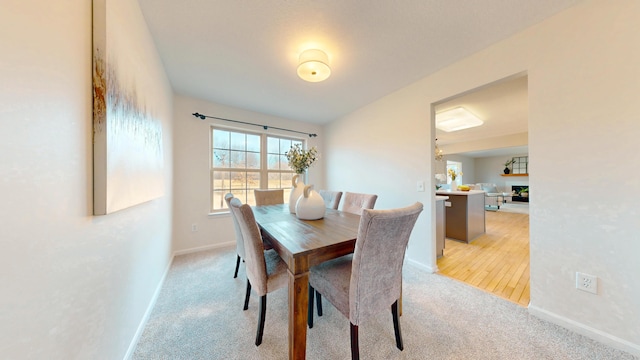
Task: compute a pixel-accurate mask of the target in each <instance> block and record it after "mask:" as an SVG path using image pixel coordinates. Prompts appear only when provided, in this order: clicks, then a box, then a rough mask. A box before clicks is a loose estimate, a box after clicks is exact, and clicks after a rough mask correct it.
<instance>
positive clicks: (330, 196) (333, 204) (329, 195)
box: [318, 190, 342, 210]
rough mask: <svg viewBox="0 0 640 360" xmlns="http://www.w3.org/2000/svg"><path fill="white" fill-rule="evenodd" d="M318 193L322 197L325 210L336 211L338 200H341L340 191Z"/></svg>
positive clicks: (321, 191)
mask: <svg viewBox="0 0 640 360" xmlns="http://www.w3.org/2000/svg"><path fill="white" fill-rule="evenodd" d="M318 193H319V194H320V196H322V200H324V205H325V206H326V207H327V208H329V209H333V210H338V206H339V205H340V199H341V198H342V191H329V190H319V191H318Z"/></svg>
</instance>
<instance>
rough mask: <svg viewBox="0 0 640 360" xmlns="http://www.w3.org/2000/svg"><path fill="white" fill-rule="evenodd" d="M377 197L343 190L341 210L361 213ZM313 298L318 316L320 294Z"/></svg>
mask: <svg viewBox="0 0 640 360" xmlns="http://www.w3.org/2000/svg"><path fill="white" fill-rule="evenodd" d="M341 196H342V195H341ZM377 199H378V195H372V194H359V193H350V192H345V193H344V203H343V204H342V211H344V212H348V213H352V214H356V215H361V214H362V210H363V209H373V207H374V206H375V204H376V200H377ZM338 201H339V200H338ZM312 295H313V294H312V293H311V290H309V297H311V296H312ZM315 298H316V306H317V308H318V316H322V294H320V293H319V292H317V291H316V293H315ZM312 308H313V306H311V307H309V309H310V310H309V311H312ZM309 327H310V328H311V327H313V321H312V322H310V323H309Z"/></svg>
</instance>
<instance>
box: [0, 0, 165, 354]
mask: <svg viewBox="0 0 640 360" xmlns="http://www.w3.org/2000/svg"><path fill="white" fill-rule="evenodd" d="M129 4H130V5H131V6H132V8H131V10H130V11H131V12H132V13H134V14H135V13H139V10H138V9H137V3H136V2H130V3H129ZM1 8H2V9H1V10H0V53H1V54H2V55H1V56H0V79H2V81H1V82H0V147H1V151H0V184H1V185H0V199H2V200H1V205H0V222H1V226H0V228H1V229H2V230H0V233H1V234H2V235H0V242H1V245H2V251H0V284H2V285H0V286H1V287H2V291H1V293H2V296H1V297H0V324H1V325H0V354H2V356H1V357H2V358H5V359H122V358H123V357H124V356H125V353H126V352H127V349H128V347H129V345H130V343H131V341H132V339H133V338H134V335H135V334H136V330H137V327H138V325H139V324H140V322H141V320H142V319H143V317H144V314H145V311H146V310H147V307H148V305H149V303H150V301H151V300H152V298H153V295H154V292H155V290H156V287H157V286H158V284H159V282H160V281H161V279H162V277H163V275H164V273H165V270H166V268H167V265H168V264H169V261H170V255H171V239H170V234H171V198H172V179H171V174H172V151H173V148H172V143H171V137H172V122H171V115H172V111H171V101H172V98H171V90H170V87H169V83H168V81H167V79H166V77H165V75H164V72H163V69H162V66H161V64H160V61H159V59H158V57H157V55H156V54H155V52H154V50H153V49H154V48H153V43H152V42H151V39H150V38H149V37H148V34H146V27H145V26H144V21H143V19H142V16H141V14H138V15H139V16H138V17H139V19H140V21H139V22H136V23H132V24H128V26H129V27H130V28H128V29H127V30H128V31H129V32H130V33H132V32H136V33H140V34H141V35H142V36H143V37H146V38H147V41H146V42H145V43H143V44H140V45H141V46H140V53H139V56H141V57H144V58H145V59H146V60H147V61H148V66H149V68H150V70H151V71H154V72H155V73H156V79H157V81H156V86H157V94H156V95H157V96H158V100H159V101H162V102H164V105H163V107H162V108H161V109H158V110H160V111H159V114H158V115H159V116H158V117H159V119H161V121H162V126H163V132H164V146H165V148H164V152H165V184H166V185H167V188H166V189H165V195H164V196H163V197H162V198H160V199H158V200H154V201H151V202H147V203H144V204H142V205H138V206H134V207H132V208H129V209H126V210H122V211H119V212H116V213H114V214H112V215H107V216H97V217H96V216H92V210H93V204H92V196H93V194H92V143H91V137H92V88H91V66H92V65H91V56H92V51H91V49H92V47H91V34H92V31H91V18H92V15H91V1H85V0H66V1H48V0H3V2H2V6H1Z"/></svg>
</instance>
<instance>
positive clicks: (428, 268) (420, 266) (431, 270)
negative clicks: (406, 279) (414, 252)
mask: <svg viewBox="0 0 640 360" xmlns="http://www.w3.org/2000/svg"><path fill="white" fill-rule="evenodd" d="M406 262H407V264H409V265H411V266H413V267H415V268H418V269H420V270H423V271H426V272H428V273H430V274H433V273H435V272H437V271H438V267H437V266H436V267H435V268H433V267H431V266H428V265H425V264H423V263H420V262H417V261H415V260H412V259H409V258H407V260H406Z"/></svg>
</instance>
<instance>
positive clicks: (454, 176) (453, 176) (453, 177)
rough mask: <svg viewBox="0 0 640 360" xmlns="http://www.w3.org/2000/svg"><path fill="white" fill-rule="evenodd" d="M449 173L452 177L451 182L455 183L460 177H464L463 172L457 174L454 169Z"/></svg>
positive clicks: (448, 171)
mask: <svg viewBox="0 0 640 360" xmlns="http://www.w3.org/2000/svg"><path fill="white" fill-rule="evenodd" d="M447 173H448V174H449V176H450V177H451V181H455V180H456V178H457V177H458V176H462V171H460V172H459V173H456V171H455V170H454V169H449V170H447Z"/></svg>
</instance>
